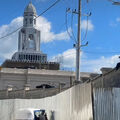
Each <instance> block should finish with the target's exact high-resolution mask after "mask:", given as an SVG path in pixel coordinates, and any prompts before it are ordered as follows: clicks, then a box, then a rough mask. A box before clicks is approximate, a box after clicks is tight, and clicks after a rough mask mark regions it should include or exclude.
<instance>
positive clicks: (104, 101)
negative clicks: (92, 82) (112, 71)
mask: <svg viewBox="0 0 120 120" xmlns="http://www.w3.org/2000/svg"><path fill="white" fill-rule="evenodd" d="M93 98H94V101H93V105H94V120H120V88H94V89H93Z"/></svg>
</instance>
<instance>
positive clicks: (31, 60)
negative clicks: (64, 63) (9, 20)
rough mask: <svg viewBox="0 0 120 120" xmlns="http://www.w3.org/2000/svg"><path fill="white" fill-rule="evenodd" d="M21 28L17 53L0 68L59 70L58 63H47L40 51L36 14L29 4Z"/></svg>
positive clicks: (45, 57)
mask: <svg viewBox="0 0 120 120" xmlns="http://www.w3.org/2000/svg"><path fill="white" fill-rule="evenodd" d="M23 17H24V18H23V27H22V28H21V30H20V31H19V38H18V52H16V53H15V54H14V55H13V56H12V59H11V60H6V61H5V62H4V63H3V64H2V67H7V68H24V69H26V68H32V69H35V68H36V69H50V70H59V63H56V62H48V60H47V54H45V53H42V52H41V51H40V40H41V37H40V31H39V30H38V29H37V28H36V27H37V26H36V22H37V21H36V20H37V19H36V18H37V12H36V9H35V7H34V6H33V4H32V3H31V2H30V3H29V4H28V5H27V7H26V8H25V10H24V16H23Z"/></svg>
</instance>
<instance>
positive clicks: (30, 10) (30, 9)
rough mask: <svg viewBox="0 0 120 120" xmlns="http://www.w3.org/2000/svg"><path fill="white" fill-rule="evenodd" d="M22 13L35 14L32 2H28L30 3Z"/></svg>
mask: <svg viewBox="0 0 120 120" xmlns="http://www.w3.org/2000/svg"><path fill="white" fill-rule="evenodd" d="M24 13H34V14H36V13H37V12H36V8H35V6H34V5H33V4H32V2H30V3H29V4H28V5H27V7H26V8H25V11H24Z"/></svg>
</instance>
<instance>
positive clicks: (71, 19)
mask: <svg viewBox="0 0 120 120" xmlns="http://www.w3.org/2000/svg"><path fill="white" fill-rule="evenodd" d="M71 32H72V35H73V38H74V40H75V43H77V40H76V37H75V34H74V32H73V12H72V15H71Z"/></svg>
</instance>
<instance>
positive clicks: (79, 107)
mask: <svg viewBox="0 0 120 120" xmlns="http://www.w3.org/2000/svg"><path fill="white" fill-rule="evenodd" d="M0 108H1V109H0V120H14V118H15V114H16V111H17V110H18V109H20V108H39V109H46V110H47V114H48V117H49V120H93V113H92V99H91V84H83V85H77V86H74V87H72V88H70V89H68V90H66V91H64V92H62V93H60V94H58V95H56V96H53V97H47V98H43V99H29V100H28V99H11V100H0ZM6 114H7V115H6Z"/></svg>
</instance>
